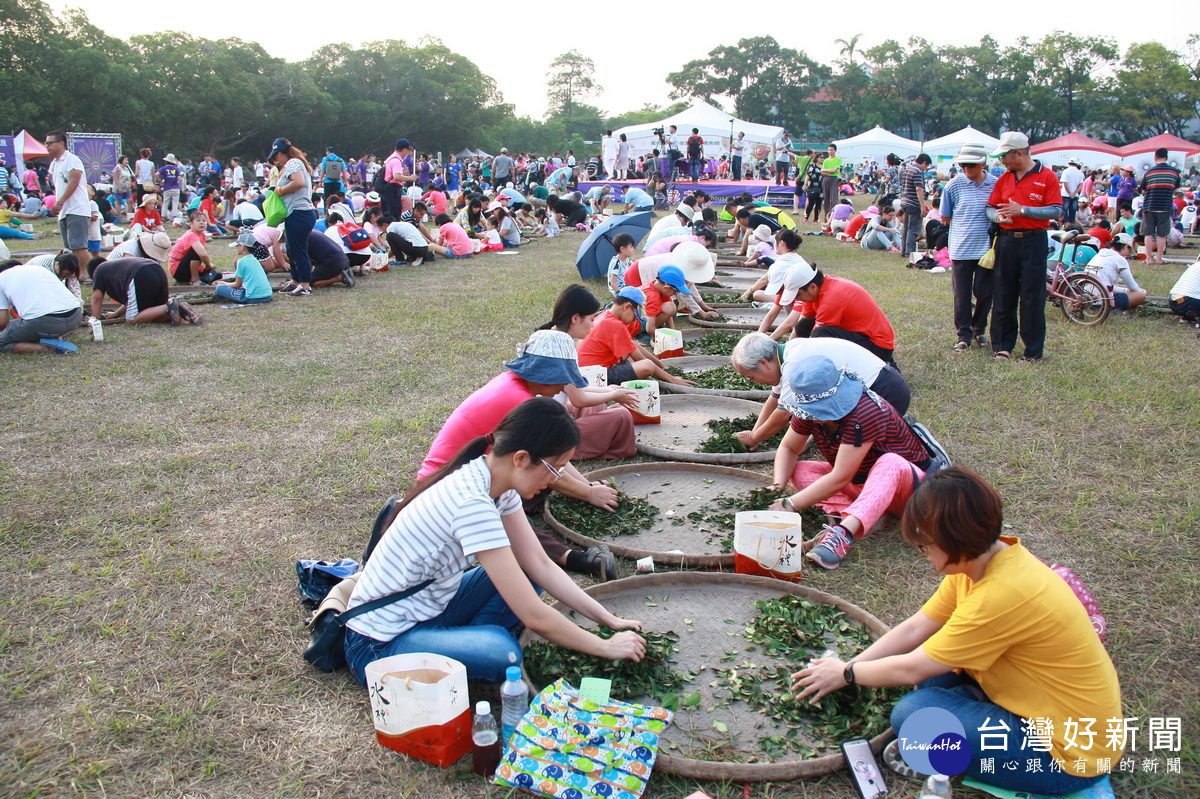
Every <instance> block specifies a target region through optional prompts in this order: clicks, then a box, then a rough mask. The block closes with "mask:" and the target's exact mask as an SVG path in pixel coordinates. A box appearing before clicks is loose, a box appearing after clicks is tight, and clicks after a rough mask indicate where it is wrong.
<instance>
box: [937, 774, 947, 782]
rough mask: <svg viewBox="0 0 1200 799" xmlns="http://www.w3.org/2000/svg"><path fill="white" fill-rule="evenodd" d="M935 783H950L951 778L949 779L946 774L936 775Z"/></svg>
mask: <svg viewBox="0 0 1200 799" xmlns="http://www.w3.org/2000/svg"><path fill="white" fill-rule="evenodd" d="M933 781H934V782H950V778H949V777H947V776H946V775H945V774H934V775H933Z"/></svg>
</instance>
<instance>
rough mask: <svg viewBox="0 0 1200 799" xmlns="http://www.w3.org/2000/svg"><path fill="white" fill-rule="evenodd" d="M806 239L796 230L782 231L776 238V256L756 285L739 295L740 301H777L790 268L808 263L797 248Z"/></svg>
mask: <svg viewBox="0 0 1200 799" xmlns="http://www.w3.org/2000/svg"><path fill="white" fill-rule="evenodd" d="M803 243H804V239H803V238H801V237H800V234H799V233H797V232H796V231H794V230H783V231H780V233H779V235H778V237H777V238H776V240H775V247H774V248H775V258H774V260H772V262H771V263H770V265H768V266H767V271H766V272H764V273H763V275H762V277H760V278H759V279H758V280H756V281H754V285H753V286H751V287H750V288H748V289H746V290H745V291H744V292H742V294H741V295H739V296H738V302H747V301H749V300H753V301H754V302H775V300H776V299H777V298H778V297H779V292H781V291H783V278H784V276H785V275H787V273H788V270H789V269H791V268H792V267H793V266H796V265H797V264H807V263H808V262H807V261H805V260H804V259H803V258H801V257H800V256H799V255H798V254H797V253H796V250H797V248H799V247H800V245H801V244H803Z"/></svg>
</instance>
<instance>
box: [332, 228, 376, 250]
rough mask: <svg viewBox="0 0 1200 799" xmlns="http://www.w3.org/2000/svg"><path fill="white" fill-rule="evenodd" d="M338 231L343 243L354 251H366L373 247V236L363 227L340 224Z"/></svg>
mask: <svg viewBox="0 0 1200 799" xmlns="http://www.w3.org/2000/svg"><path fill="white" fill-rule="evenodd" d="M337 230H338V235H339V236H341V237H342V243H343V244H345V245H346V246H347V247H349V248H350V249H352V250H365V249H366V248H367V247H370V246H371V234H370V233H368V232H367V231H365V230H363V229H362V226H361V225H357V224H355V223H354V222H339V223H338V226H337Z"/></svg>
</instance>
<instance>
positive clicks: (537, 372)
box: [504, 330, 589, 388]
mask: <svg viewBox="0 0 1200 799" xmlns="http://www.w3.org/2000/svg"><path fill="white" fill-rule="evenodd" d="M504 366H505V367H506V368H507V369H508V371H510V372H512V373H513V374H515V375H516V376H517V377H520V378H523V379H525V380H528V381H529V382H530V383H541V384H542V385H546V386H560V385H566V384H567V383H571V384H572V385H574V386H576V387H578V388H584V387H585V386H587V385H589V384H588V381H587V379H586V378H584V376H583V374H581V373H580V371H579V359H578V357H577V356H576V354H575V342H574V341H572V340H571V337H570V336H569V335H567V334H566V333H564V332H562V331H561V330H536V331H534V333H533V335H532V336H530V337H529V340H528V341H526V342H525V343H524V344H521V345H520V346H518V347H517V357H516V358H513V359H512V360H511V361H508V362H506V363H505V364H504Z"/></svg>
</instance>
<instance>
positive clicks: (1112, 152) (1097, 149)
mask: <svg viewBox="0 0 1200 799" xmlns="http://www.w3.org/2000/svg"><path fill="white" fill-rule="evenodd" d="M1029 153H1030V155H1032V156H1033V157H1034V158H1036V159H1038V160H1039V161H1041V162H1042V163H1044V164H1048V165H1050V166H1054V165H1055V164H1065V163H1067V161H1069V160H1070V159H1072V158H1074V159H1076V160H1078V161H1079V162H1080V163H1081V164H1082V165H1083V166H1086V167H1089V168H1091V169H1103V168H1104V167H1107V166H1109V165H1111V164H1115V163H1116V162H1117V161H1119V160H1121V151H1120V150H1119V149H1117V148H1116V147H1113V146H1112V145H1111V144H1105V143H1104V142H1102V141H1100V140H1099V139H1093V138H1092V137H1091V136H1085V135H1083V134H1082V133H1080V132H1079V131H1077V130H1073V131H1071V132H1070V133H1068V134H1067V135H1066V136H1059V137H1058V138H1057V139H1050V140H1049V141H1044V142H1038V143H1037V144H1035V145H1033V146H1032V147H1030V148H1029Z"/></svg>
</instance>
